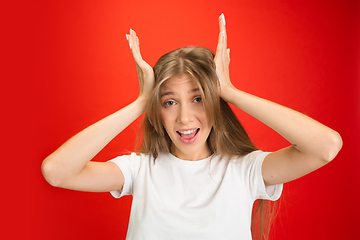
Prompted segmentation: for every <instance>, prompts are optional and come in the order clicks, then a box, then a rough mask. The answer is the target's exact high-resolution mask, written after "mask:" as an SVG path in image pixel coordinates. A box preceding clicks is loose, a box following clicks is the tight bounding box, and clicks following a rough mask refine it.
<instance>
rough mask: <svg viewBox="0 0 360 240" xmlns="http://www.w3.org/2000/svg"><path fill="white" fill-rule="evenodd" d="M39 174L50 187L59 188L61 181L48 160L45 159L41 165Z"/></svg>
mask: <svg viewBox="0 0 360 240" xmlns="http://www.w3.org/2000/svg"><path fill="white" fill-rule="evenodd" d="M41 173H42V175H43V176H44V178H45V180H46V181H47V182H48V183H49V184H50V185H51V186H54V187H60V186H61V179H60V178H59V177H58V175H59V174H58V173H57V172H56V167H55V166H54V164H52V163H51V162H49V161H48V159H45V160H44V161H43V163H42V164H41Z"/></svg>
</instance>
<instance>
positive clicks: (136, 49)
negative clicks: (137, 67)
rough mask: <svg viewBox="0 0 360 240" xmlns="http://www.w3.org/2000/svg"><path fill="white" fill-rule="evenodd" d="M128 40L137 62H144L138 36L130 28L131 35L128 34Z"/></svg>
mask: <svg viewBox="0 0 360 240" xmlns="http://www.w3.org/2000/svg"><path fill="white" fill-rule="evenodd" d="M126 39H127V41H128V43H129V47H130V50H131V53H132V55H133V57H134V60H135V62H136V63H139V62H140V61H141V60H142V57H141V54H140V46H139V45H140V43H139V38H138V37H137V36H136V32H135V31H134V30H132V29H131V28H130V34H126Z"/></svg>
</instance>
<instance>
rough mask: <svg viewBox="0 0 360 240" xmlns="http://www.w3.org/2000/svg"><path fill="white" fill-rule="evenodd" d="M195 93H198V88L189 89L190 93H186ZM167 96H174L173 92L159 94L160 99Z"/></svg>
mask: <svg viewBox="0 0 360 240" xmlns="http://www.w3.org/2000/svg"><path fill="white" fill-rule="evenodd" d="M197 91H199V88H194V89H191V90H190V91H188V93H194V92H197ZM168 95H174V92H172V91H167V92H164V93H161V94H160V97H163V96H168Z"/></svg>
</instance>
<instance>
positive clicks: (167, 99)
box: [160, 74, 211, 161]
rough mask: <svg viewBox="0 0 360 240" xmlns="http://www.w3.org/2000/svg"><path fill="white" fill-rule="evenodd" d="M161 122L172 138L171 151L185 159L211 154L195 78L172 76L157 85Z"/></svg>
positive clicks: (203, 110)
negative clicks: (158, 86) (159, 85)
mask: <svg viewBox="0 0 360 240" xmlns="http://www.w3.org/2000/svg"><path fill="white" fill-rule="evenodd" d="M160 96H161V97H160V104H161V110H160V112H161V120H162V124H163V126H164V128H165V130H166V132H167V133H168V135H169V136H170V139H171V141H172V145H171V153H172V154H173V155H175V156H176V157H178V158H180V159H184V160H193V161H195V160H200V159H203V158H206V157H208V156H210V154H211V152H210V150H209V148H208V145H207V143H206V140H207V138H208V136H209V134H210V130H211V126H210V124H209V122H208V119H207V116H206V112H205V109H204V106H203V103H202V97H201V94H200V91H199V87H198V85H197V83H196V81H195V79H194V78H193V77H192V76H190V75H187V74H186V75H182V76H180V77H173V78H170V79H169V80H167V81H165V82H164V83H163V84H162V85H161V87H160Z"/></svg>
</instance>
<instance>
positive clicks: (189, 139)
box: [176, 128, 200, 144]
mask: <svg viewBox="0 0 360 240" xmlns="http://www.w3.org/2000/svg"><path fill="white" fill-rule="evenodd" d="M199 131H200V128H194V129H190V130H186V131H176V132H177V134H178V135H179V137H180V140H181V141H182V142H183V143H187V144H189V143H193V142H194V141H195V140H196V136H197V134H198V132H199Z"/></svg>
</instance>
